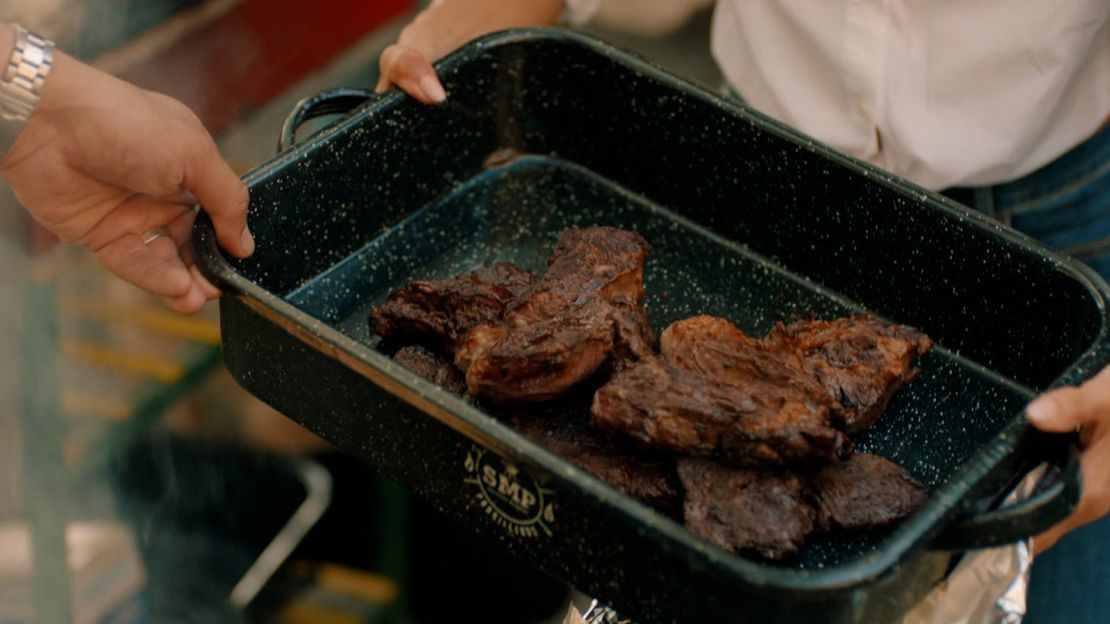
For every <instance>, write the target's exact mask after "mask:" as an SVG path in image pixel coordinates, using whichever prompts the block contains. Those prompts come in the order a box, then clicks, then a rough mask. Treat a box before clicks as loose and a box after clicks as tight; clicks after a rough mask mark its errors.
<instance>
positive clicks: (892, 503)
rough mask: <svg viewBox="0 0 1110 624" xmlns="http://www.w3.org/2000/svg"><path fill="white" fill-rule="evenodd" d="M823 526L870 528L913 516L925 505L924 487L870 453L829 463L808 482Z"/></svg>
mask: <svg viewBox="0 0 1110 624" xmlns="http://www.w3.org/2000/svg"><path fill="white" fill-rule="evenodd" d="M809 487H810V490H811V491H812V492H813V496H814V501H815V504H816V507H817V515H818V518H819V520H820V522H821V524H822V525H823V526H829V527H834V528H841V529H868V528H872V527H878V526H884V525H888V524H891V523H893V522H896V521H898V520H901V519H903V518H906V517H908V516H910V515H913V513H914V512H916V511H917V510H918V509H920V508H921V506H922V505H924V504H925V499H926V498H927V496H928V495H927V493H926V491H925V487H924V486H923V485H921V484H920V483H918V481H917V479H914V478H913V475H911V474H910V473H909V471H907V470H906V469H905V468H903V467H901V466H899V465H898V464H896V463H894V462H892V461H890V460H889V459H886V458H885V457H879V456H878V455H870V454H867V453H856V454H855V455H852V456H851V457H849V458H848V459H847V460H846V461H843V462H837V463H835V464H829V465H828V466H826V467H824V468H822V469H821V471H820V472H818V473H817V474H815V475H814V476H813V477H811V478H810V479H809Z"/></svg>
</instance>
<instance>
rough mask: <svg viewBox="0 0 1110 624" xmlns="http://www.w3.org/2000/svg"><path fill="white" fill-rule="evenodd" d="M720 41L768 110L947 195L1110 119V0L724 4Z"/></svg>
mask: <svg viewBox="0 0 1110 624" xmlns="http://www.w3.org/2000/svg"><path fill="white" fill-rule="evenodd" d="M567 2H568V8H569V9H570V14H571V16H572V18H577V19H582V18H584V17H586V16H588V15H589V12H590V9H591V7H592V6H594V5H596V4H597V2H598V0H567ZM712 46H713V53H714V56H715V57H716V59H717V62H718V63H719V65H720V67H721V71H722V72H723V73H724V75H725V77H726V78H727V79H728V81H729V83H730V84H731V85H732V86H733V87H734V88H735V89H736V91H737V92H738V93H739V94H740V95H741V96H742V97H743V98H744V100H746V101H747V102H748V104H750V105H751V106H753V107H754V108H756V109H757V110H760V111H762V112H764V113H766V114H767V115H770V116H771V117H774V118H776V119H779V120H780V121H783V122H785V123H787V124H789V125H791V126H794V127H795V128H798V129H799V130H801V131H803V132H805V133H807V134H810V135H812V136H813V137H815V138H817V139H819V140H821V141H823V142H825V143H827V144H829V145H831V146H832V147H834V148H836V149H838V150H841V151H843V152H846V153H848V154H851V155H852V156H856V157H858V158H861V159H864V160H867V161H870V162H872V163H874V164H876V165H878V166H880V167H883V168H885V169H887V170H890V171H893V172H894V173H896V174H898V175H901V176H904V177H907V178H909V179H911V180H913V181H915V182H917V183H918V184H921V185H923V186H926V187H929V188H934V189H941V188H946V187H950V186H957V185H959V186H971V185H984V184H992V183H998V182H1004V181H1008V180H1013V179H1015V178H1018V177H1021V176H1022V175H1024V174H1026V173H1029V172H1031V171H1033V170H1035V169H1037V168H1039V167H1041V166H1043V165H1045V164H1047V163H1049V162H1051V161H1052V160H1053V159H1055V158H1056V157H1058V156H1060V155H1061V154H1063V153H1064V152H1066V151H1068V150H1069V149H1071V148H1072V147H1075V146H1076V145H1078V144H1079V143H1081V142H1082V141H1083V140H1084V139H1086V138H1088V137H1090V136H1091V135H1092V134H1093V133H1094V132H1095V131H1096V130H1097V129H1098V128H1099V126H1100V125H1101V124H1102V123H1103V121H1105V120H1106V119H1107V116H1108V115H1110V0H718V2H717V9H716V14H715V16H714V20H713V34H712Z"/></svg>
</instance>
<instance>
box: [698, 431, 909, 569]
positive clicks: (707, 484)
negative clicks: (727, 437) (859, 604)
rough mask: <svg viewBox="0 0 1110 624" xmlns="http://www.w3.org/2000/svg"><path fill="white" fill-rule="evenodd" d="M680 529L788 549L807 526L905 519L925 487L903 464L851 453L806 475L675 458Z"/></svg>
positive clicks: (776, 550)
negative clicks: (679, 490)
mask: <svg viewBox="0 0 1110 624" xmlns="http://www.w3.org/2000/svg"><path fill="white" fill-rule="evenodd" d="M678 476H679V479H680V480H681V481H682V487H683V488H684V489H685V499H684V502H683V519H684V522H685V524H686V528H688V529H690V531H691V532H693V533H694V534H695V535H698V536H699V537H702V538H704V539H706V540H708V541H710V542H712V543H713V544H716V545H717V546H720V547H721V548H724V549H725V550H728V551H731V552H744V551H749V552H756V553H758V554H760V555H762V556H764V557H766V558H768V559H782V558H785V557H787V556H789V555H791V554H794V553H795V552H797V551H798V549H800V548H801V547H802V545H803V544H804V543H805V540H806V537H807V536H809V535H810V534H811V533H813V532H815V531H824V530H829V529H848V530H854V529H869V528H875V527H880V526H886V525H889V524H892V523H894V522H897V521H899V520H903V519H905V518H908V517H909V516H911V515H913V514H914V513H915V512H917V510H918V509H920V508H921V506H922V505H924V504H925V499H926V496H927V495H926V491H925V488H924V486H922V485H921V484H920V483H918V482H917V480H916V479H914V478H913V476H912V475H910V473H909V472H908V471H906V469H905V468H902V467H901V466H899V465H898V464H895V463H894V462H892V461H890V460H888V459H884V458H882V457H879V456H877V455H870V454H867V453H857V454H855V455H852V457H850V458H849V459H847V460H846V461H843V462H836V463H834V464H830V465H829V466H827V467H825V468H823V469H822V470H821V471H820V472H818V473H817V474H815V475H812V476H804V475H802V476H800V475H796V474H792V473H790V472H786V471H782V470H752V469H745V468H730V467H727V466H722V465H720V464H717V463H715V462H712V461H708V460H703V459H680V460H678Z"/></svg>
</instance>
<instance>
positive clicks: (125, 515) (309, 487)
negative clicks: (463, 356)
mask: <svg viewBox="0 0 1110 624" xmlns="http://www.w3.org/2000/svg"><path fill="white" fill-rule="evenodd" d="M422 4H423V3H421V2H414V1H413V0H326V1H324V2H316V3H308V2H299V1H296V0H5V1H4V2H2V3H0V7H2V8H0V16H2V17H3V18H4V19H6V20H9V21H15V22H19V23H22V24H24V25H25V26H27V27H29V28H31V29H32V30H36V31H38V32H41V33H42V34H44V35H46V36H48V37H50V38H52V39H54V40H55V41H56V42H57V44H58V46H59V47H60V48H62V49H64V50H66V51H68V52H70V53H72V54H74V55H75V56H77V57H79V58H81V59H83V60H85V61H86V62H89V63H91V64H93V65H95V66H97V67H99V68H101V69H104V70H106V71H109V72H111V73H113V74H116V75H119V76H121V77H123V78H126V79H128V80H130V81H132V82H134V83H136V84H138V85H140V86H142V87H145V88H148V89H153V90H156V91H160V92H163V93H166V94H169V95H172V96H174V97H176V98H178V99H181V100H182V101H184V102H185V103H186V104H188V105H189V106H190V107H191V108H192V109H193V110H194V111H195V112H196V113H197V114H198V115H199V116H200V118H201V120H202V121H203V122H204V123H205V124H206V126H207V127H208V129H209V130H210V131H211V132H212V133H213V134H214V136H215V137H216V139H217V142H218V143H219V145H220V147H221V150H222V151H223V153H224V155H225V157H226V158H228V160H229V161H230V162H231V163H232V165H233V166H234V167H235V168H236V169H237V170H239V171H240V172H245V171H246V170H248V169H250V168H251V167H253V166H255V165H257V164H258V163H261V162H263V161H264V160H266V159H267V158H269V157H270V156H271V155H272V154H273V151H274V146H275V144H276V142H277V136H278V131H279V129H280V127H281V124H282V121H283V120H284V117H285V115H286V114H287V113H288V111H289V110H290V109H291V108H292V106H293V105H294V104H295V103H296V102H297V101H298V100H299V99H301V98H302V97H305V96H307V95H311V94H313V93H315V92H317V91H320V90H322V89H326V88H329V87H334V86H368V85H373V84H374V83H375V82H376V79H377V58H378V55H379V53H380V52H381V50H382V49H383V48H384V47H385V46H386V45H388V44H389V43H391V42H392V41H393V40H394V39H395V38H396V36H397V33H398V32H399V31H400V29H401V28H402V26H403V25H404V24H405V23H407V22H408V21H409V20H410V19H411V18H412V16H413V15H414V13H415V12H416V11H418V10H419V8H420V6H421V5H422ZM710 4H711V3H710V2H709V1H708V0H605V1H604V2H603V6H602V10H601V12H600V14H599V16H598V17H597V19H596V20H595V23H593V24H590V25H587V26H586V27H585V28H586V30H588V31H591V32H594V33H595V34H598V35H599V36H601V37H602V38H605V39H607V40H609V41H611V42H613V43H616V44H618V45H620V46H622V47H625V48H628V49H631V50H634V51H637V52H639V53H640V54H641V55H643V56H646V57H648V58H649V59H651V60H653V61H655V62H657V63H659V64H661V65H663V66H664V67H667V68H668V69H671V70H672V71H674V72H676V73H679V74H680V75H683V76H685V77H687V78H689V79H691V80H695V81H697V82H700V83H703V84H705V85H706V86H709V87H712V88H715V87H717V86H718V84H719V82H720V77H719V75H718V74H717V72H716V69H715V67H714V64H713V61H712V58H711V57H710V54H709V50H708V46H707V42H708V35H707V31H708V28H709V17H710V16H709V8H710ZM649 5H650V6H649ZM0 266H3V269H2V270H0V289H2V292H3V293H4V296H3V297H2V298H0V353H2V354H3V356H4V358H3V360H2V362H3V364H0V366H2V367H3V368H0V623H4V624H7V623H17V622H18V623H26V622H51V623H53V622H59V623H65V622H73V623H81V624H98V623H105V624H107V623H114V624H124V623H133V622H204V623H208V622H238V621H243V622H283V623H290V624H293V623H308V622H321V623H325V624H330V623H337V624H348V623H351V624H355V623H371V622H374V623H377V622H414V623H415V622H457V621H471V620H475V621H484V622H487V623H491V624H492V623H495V622H513V623H532V622H536V623H539V622H561V621H562V617H563V615H564V612H565V607H566V602H567V599H568V597H570V596H571V595H572V594H571V592H570V590H569V589H568V588H565V587H563V586H562V585H560V584H559V583H557V582H555V581H554V580H551V579H548V578H545V577H542V576H540V575H538V573H535V572H532V571H530V570H528V569H526V568H522V567H521V566H519V565H517V564H515V563H514V562H513V561H512V560H510V559H508V558H505V557H503V556H501V555H500V553H499V551H498V550H497V547H496V546H495V545H492V544H484V543H480V542H476V541H475V539H474V538H472V537H470V536H469V535H468V534H466V533H464V532H463V531H462V530H461V529H457V528H455V527H454V526H453V525H451V524H450V523H448V522H446V521H445V520H443V519H441V518H440V517H439V516H438V515H437V514H436V513H435V512H433V511H432V510H430V509H427V508H425V507H423V506H422V505H421V504H420V503H419V502H418V501H415V500H412V499H410V498H409V497H408V496H406V495H405V493H404V492H403V491H402V490H400V489H399V488H398V487H396V486H395V485H394V484H392V483H390V482H389V481H388V480H386V479H384V478H382V477H379V476H378V475H376V474H374V473H373V472H372V471H370V470H369V469H367V468H365V467H363V466H361V465H360V464H358V463H356V462H354V461H353V460H350V459H349V458H347V457H345V456H343V455H341V454H338V453H336V452H333V450H332V449H331V448H330V447H329V446H328V445H327V444H326V443H325V442H323V441H322V440H320V439H319V438H316V437H315V436H314V435H312V434H311V433H309V432H307V431H305V430H304V429H302V428H300V427H299V426H297V425H295V424H293V423H292V422H291V421H289V420H287V419H285V418H284V417H282V416H281V415H280V414H277V413H275V412H274V411H273V410H271V409H270V408H269V407H267V406H266V405H264V404H262V403H260V402H258V401H257V400H255V399H253V398H252V397H250V396H249V395H247V394H246V393H245V392H243V391H242V390H240V389H239V388H238V387H237V386H236V385H235V383H234V382H233V381H232V380H231V379H230V377H229V376H228V375H227V374H226V372H225V371H224V370H223V369H222V366H221V364H220V354H219V339H220V336H219V319H218V311H217V309H216V306H215V305H209V306H208V308H207V309H206V310H205V311H204V312H202V313H201V314H200V315H198V316H196V317H183V316H179V315H175V314H174V313H172V312H170V311H169V310H168V309H166V308H163V307H161V305H160V304H159V302H158V301H157V299H155V298H152V297H149V296H147V295H145V294H143V293H142V292H140V291H138V290H136V289H134V288H133V287H131V286H129V285H127V284H125V283H123V282H122V281H119V280H116V279H115V278H113V277H112V276H111V275H109V274H108V273H107V272H105V271H104V270H102V269H101V268H100V267H99V266H98V265H97V264H96V263H95V262H94V261H93V259H92V258H91V257H89V256H87V255H84V254H82V253H80V252H77V251H74V250H72V249H68V248H63V247H60V246H58V245H57V244H56V243H55V241H54V240H53V239H52V238H51V237H50V236H49V235H48V234H46V233H45V232H44V231H42V230H40V229H39V228H37V227H36V226H35V225H34V224H33V223H31V222H30V221H29V220H28V219H27V218H26V216H25V214H24V213H23V211H22V210H21V209H20V208H19V206H18V203H17V202H16V201H15V199H14V198H13V197H12V196H11V194H10V192H9V191H8V189H7V188H6V187H4V186H3V184H2V182H0ZM479 583H481V586H484V587H489V586H491V585H494V586H497V587H499V588H500V590H501V591H499V592H497V594H496V595H497V596H498V598H499V600H498V602H497V603H496V604H490V603H489V601H488V598H489V597H490V596H491V594H490V593H489V592H488V591H483V590H482V587H480V586H479Z"/></svg>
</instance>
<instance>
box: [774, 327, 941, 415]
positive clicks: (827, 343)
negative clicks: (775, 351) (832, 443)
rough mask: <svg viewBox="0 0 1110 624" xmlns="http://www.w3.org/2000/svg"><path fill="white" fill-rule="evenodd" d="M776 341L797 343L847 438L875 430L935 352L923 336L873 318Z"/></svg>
mask: <svg viewBox="0 0 1110 624" xmlns="http://www.w3.org/2000/svg"><path fill="white" fill-rule="evenodd" d="M772 337H773V338H778V339H782V340H784V341H789V342H791V343H793V344H794V345H795V347H796V349H797V350H798V352H799V353H801V355H802V357H803V358H804V359H805V369H806V372H807V373H809V375H811V376H812V377H813V379H815V380H816V381H817V382H818V383H820V384H821V385H822V386H824V388H825V391H826V392H827V393H828V396H829V398H830V399H831V400H833V401H835V402H837V403H839V406H838V408H837V410H836V415H837V417H838V418H839V419H840V420H841V422H842V427H843V428H844V429H845V430H846V431H847V432H848V433H856V432H859V431H863V430H865V429H867V428H869V427H871V426H872V425H874V424H875V421H877V420H878V419H879V416H881V415H882V413H883V410H885V409H886V405H887V403H889V402H890V397H892V396H894V393H895V392H897V391H898V389H899V388H901V387H902V386H903V385H905V384H906V383H908V382H909V381H911V380H913V378H914V377H915V376H916V375H917V371H916V370H914V369H912V368H911V365H912V364H913V362H914V360H916V359H917V358H918V357H920V356H922V355H924V354H925V353H926V352H927V351H929V349H931V348H932V346H933V342H932V340H930V339H929V337H928V336H926V335H925V334H923V333H921V332H920V331H918V330H916V329H914V328H912V327H906V326H904V325H895V324H893V323H887V322H886V321H882V320H880V319H877V318H875V317H874V316H871V315H863V316H853V317H850V318H842V319H837V320H835V321H806V322H801V323H793V324H791V325H787V326H785V327H782V326H779V327H778V328H776V330H775V331H773V332H772Z"/></svg>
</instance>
